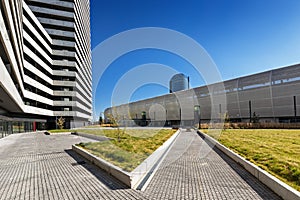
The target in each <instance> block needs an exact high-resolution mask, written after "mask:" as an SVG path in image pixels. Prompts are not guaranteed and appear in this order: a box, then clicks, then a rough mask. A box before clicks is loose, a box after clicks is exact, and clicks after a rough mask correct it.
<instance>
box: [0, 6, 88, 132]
mask: <svg viewBox="0 0 300 200" xmlns="http://www.w3.org/2000/svg"><path fill="white" fill-rule="evenodd" d="M0 6H1V15H0V31H1V36H0V37H1V38H0V56H1V60H0V137H1V130H2V132H5V133H6V132H10V131H14V130H15V131H19V132H23V131H30V130H35V129H43V128H55V127H56V120H57V118H59V117H63V118H64V119H65V121H66V122H65V127H66V128H72V127H77V126H84V125H87V124H88V123H89V121H90V120H91V118H92V85H91V84H92V83H91V78H92V75H91V47H90V19H89V18H90V14H89V10H90V9H89V1H88V0H51V1H48V0H3V1H1V5H0Z"/></svg>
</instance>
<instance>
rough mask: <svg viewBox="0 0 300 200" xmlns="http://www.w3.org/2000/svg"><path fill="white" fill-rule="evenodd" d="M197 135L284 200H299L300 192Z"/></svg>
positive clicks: (225, 148)
mask: <svg viewBox="0 0 300 200" xmlns="http://www.w3.org/2000/svg"><path fill="white" fill-rule="evenodd" d="M198 133H199V134H200V135H201V136H203V137H204V141H207V142H209V143H211V144H212V145H214V146H215V147H217V148H218V149H219V150H221V151H222V152H223V153H225V154H226V155H227V156H228V157H230V158H231V159H232V160H234V161H235V162H237V163H239V164H240V165H241V166H243V167H244V168H245V169H246V170H247V171H248V172H249V173H251V174H252V175H253V176H255V177H256V178H257V179H258V180H259V181H261V182H262V183H263V184H265V185H266V186H268V187H269V188H270V189H271V190H273V191H274V192H275V193H276V194H277V195H279V196H280V197H282V198H283V199H286V200H300V192H298V191H297V190H295V189H294V188H292V187H291V186H289V185H287V184H286V183H284V182H282V181H281V180H279V179H278V178H276V177H274V176H273V175H271V174H269V173H268V172H266V171H264V170H263V169H261V168H259V167H258V166H256V165H255V164H253V163H251V162H250V161H248V160H246V159H245V158H243V157H242V156H240V155H238V154H236V153H235V152H233V151H232V150H230V149H228V148H227V147H225V146H224V145H222V144H220V143H219V142H217V141H216V140H215V139H213V138H212V137H210V136H208V135H206V134H204V133H202V132H200V131H198Z"/></svg>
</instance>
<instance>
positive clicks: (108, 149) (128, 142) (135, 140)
mask: <svg viewBox="0 0 300 200" xmlns="http://www.w3.org/2000/svg"><path fill="white" fill-rule="evenodd" d="M80 132H83V133H88V134H93V135H97V136H102V137H103V136H105V137H107V138H110V140H107V141H101V142H89V143H80V144H77V145H73V150H74V151H76V152H77V153H79V154H80V155H82V156H84V157H85V158H86V159H88V160H89V161H91V162H92V163H94V164H96V165H98V166H99V167H100V168H102V169H104V170H105V171H107V172H108V173H110V174H112V175H113V176H115V177H116V178H118V179H119V180H120V181H122V182H123V183H125V184H126V185H128V186H129V187H131V188H137V187H138V186H139V184H140V182H141V181H142V180H143V178H144V177H145V176H146V175H147V174H148V173H150V172H151V171H152V170H153V169H152V168H153V166H154V165H155V164H157V162H158V161H159V159H160V158H161V157H162V156H163V154H164V153H165V152H166V151H167V150H168V148H169V146H170V145H171V144H172V142H173V141H174V140H175V138H176V137H177V135H178V134H179V131H176V130H173V129H161V130H156V129H153V130H151V129H145V130H142V129H127V130H126V129H98V130H80Z"/></svg>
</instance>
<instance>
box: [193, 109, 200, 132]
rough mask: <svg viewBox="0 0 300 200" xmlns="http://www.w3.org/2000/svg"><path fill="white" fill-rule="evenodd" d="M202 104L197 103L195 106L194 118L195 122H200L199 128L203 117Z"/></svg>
mask: <svg viewBox="0 0 300 200" xmlns="http://www.w3.org/2000/svg"><path fill="white" fill-rule="evenodd" d="M200 114H201V112H200V106H199V105H195V106H194V120H195V123H198V128H199V129H200V128H201V117H200Z"/></svg>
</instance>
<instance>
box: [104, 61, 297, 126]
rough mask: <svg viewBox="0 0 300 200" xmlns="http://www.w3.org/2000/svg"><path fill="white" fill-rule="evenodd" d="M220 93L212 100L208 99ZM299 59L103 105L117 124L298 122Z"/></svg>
mask: <svg viewBox="0 0 300 200" xmlns="http://www.w3.org/2000/svg"><path fill="white" fill-rule="evenodd" d="M222 96H223V97H225V99H226V100H225V101H224V102H222V103H220V104H216V102H215V101H214V99H218V98H219V97H222ZM299 96H300V64H296V65H291V66H287V67H283V68H279V69H274V70H269V71H265V72H262V73H257V74H253V75H249V76H244V77H239V78H235V79H231V80H227V81H224V82H220V83H214V84H211V85H205V86H201V87H197V88H193V89H187V90H182V91H177V92H174V93H170V94H166V95H163V96H158V97H154V98H149V99H145V100H141V101H137V102H131V103H128V104H123V105H119V106H115V107H110V108H107V109H106V110H105V112H104V115H105V120H106V121H107V122H109V121H110V117H112V116H114V117H116V116H117V118H118V119H119V121H120V125H123V126H136V125H138V126H179V125H182V126H192V125H195V124H197V123H210V122H218V121H220V119H221V118H222V117H223V118H224V115H227V116H228V118H229V120H230V121H231V122H251V120H252V117H253V113H255V114H254V115H256V116H259V122H265V123H271V122H273V123H294V122H300V117H299V116H298V114H299V113H300V107H299V105H300V101H299Z"/></svg>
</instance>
